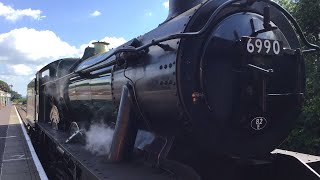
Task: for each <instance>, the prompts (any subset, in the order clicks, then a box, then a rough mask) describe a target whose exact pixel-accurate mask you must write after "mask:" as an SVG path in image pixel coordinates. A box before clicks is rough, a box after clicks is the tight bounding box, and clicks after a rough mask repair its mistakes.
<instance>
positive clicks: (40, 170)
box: [14, 106, 48, 180]
mask: <svg viewBox="0 0 320 180" xmlns="http://www.w3.org/2000/svg"><path fill="white" fill-rule="evenodd" d="M14 109H15V110H16V113H17V116H18V119H19V122H20V125H21V128H22V131H23V134H24V137H25V138H26V141H27V144H28V147H29V150H30V153H31V156H32V158H33V161H34V164H35V166H36V168H37V171H38V173H39V176H40V179H41V180H48V176H47V174H46V172H45V171H44V169H43V167H42V165H41V163H40V161H39V158H38V156H37V154H36V151H35V150H34V148H33V145H32V143H31V140H30V138H29V135H28V134H27V131H26V129H25V127H24V125H23V123H22V120H21V117H20V114H19V113H18V111H17V108H16V106H14Z"/></svg>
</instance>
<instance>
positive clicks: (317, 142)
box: [279, 0, 320, 155]
mask: <svg viewBox="0 0 320 180" xmlns="http://www.w3.org/2000/svg"><path fill="white" fill-rule="evenodd" d="M279 4H280V5H282V6H283V7H285V8H286V9H287V10H288V11H289V12H290V13H291V14H292V15H293V16H294V17H295V19H296V20H297V21H298V23H299V25H300V26H301V28H302V30H303V32H304V33H305V35H306V37H307V39H308V40H309V41H310V42H312V43H315V44H319V42H320V13H319V12H320V0H298V1H292V0H279ZM305 62H306V77H307V79H306V94H305V100H306V101H305V105H304V108H303V112H302V115H301V117H300V119H299V120H298V122H297V125H296V127H295V129H294V130H293V131H292V133H291V134H290V136H289V137H288V139H287V141H286V142H285V143H284V144H283V148H286V149H290V150H294V151H300V152H305V153H311V154H318V155H319V154H320V59H319V54H315V55H306V56H305Z"/></svg>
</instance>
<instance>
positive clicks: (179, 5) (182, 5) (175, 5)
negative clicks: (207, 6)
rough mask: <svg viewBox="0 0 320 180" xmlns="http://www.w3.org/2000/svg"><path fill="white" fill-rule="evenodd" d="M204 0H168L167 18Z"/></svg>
mask: <svg viewBox="0 0 320 180" xmlns="http://www.w3.org/2000/svg"><path fill="white" fill-rule="evenodd" d="M205 1H206V0H169V15H168V18H167V20H169V19H171V18H174V17H176V16H178V15H180V14H182V13H183V12H185V11H187V10H189V9H191V8H193V7H194V6H196V5H198V4H200V3H202V2H205Z"/></svg>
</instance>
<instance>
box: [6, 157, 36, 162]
mask: <svg viewBox="0 0 320 180" xmlns="http://www.w3.org/2000/svg"><path fill="white" fill-rule="evenodd" d="M27 159H31V157H28V158H18V159H5V160H2V161H3V162H10V161H20V160H27Z"/></svg>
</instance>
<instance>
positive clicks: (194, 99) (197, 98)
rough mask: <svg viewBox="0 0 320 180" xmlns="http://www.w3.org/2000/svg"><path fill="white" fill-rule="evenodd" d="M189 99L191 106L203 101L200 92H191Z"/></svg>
mask: <svg viewBox="0 0 320 180" xmlns="http://www.w3.org/2000/svg"><path fill="white" fill-rule="evenodd" d="M191 97H192V102H193V104H199V102H200V101H201V100H202V99H203V97H204V95H203V94H202V93H200V92H193V93H192V95H191Z"/></svg>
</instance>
